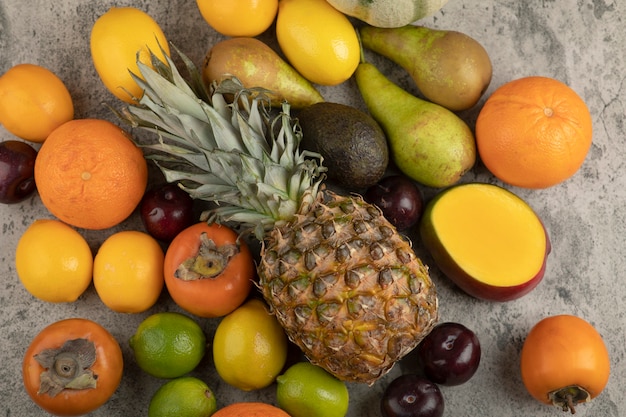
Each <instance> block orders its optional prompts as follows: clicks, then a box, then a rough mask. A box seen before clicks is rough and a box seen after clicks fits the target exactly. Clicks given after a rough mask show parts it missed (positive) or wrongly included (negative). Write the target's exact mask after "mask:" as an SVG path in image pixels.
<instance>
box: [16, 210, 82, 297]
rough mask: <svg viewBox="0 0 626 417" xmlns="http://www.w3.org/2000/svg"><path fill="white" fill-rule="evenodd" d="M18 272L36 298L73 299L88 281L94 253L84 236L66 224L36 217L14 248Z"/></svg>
mask: <svg viewBox="0 0 626 417" xmlns="http://www.w3.org/2000/svg"><path fill="white" fill-rule="evenodd" d="M15 267H16V270H17V275H18V277H19V279H20V281H21V282H22V284H23V285H24V287H25V288H26V290H27V291H28V292H29V293H31V294H32V295H33V296H35V297H36V298H39V299H40V300H44V301H49V302H53V303H60V302H72V301H76V299H78V297H79V296H80V295H81V294H82V293H83V292H85V290H86V289H87V287H88V286H89V284H90V283H91V276H92V275H91V274H92V271H93V255H92V253H91V249H90V248H89V245H88V244H87V241H86V240H85V238H84V237H83V236H82V235H81V234H80V233H78V232H77V231H76V230H74V229H73V228H71V227H70V226H68V225H67V224H65V223H63V222H61V221H59V220H52V219H40V220H35V222H33V223H32V224H31V225H30V226H29V227H28V229H26V231H25V232H24V234H23V235H22V236H21V237H20V240H19V241H18V243H17V248H16V250H15Z"/></svg>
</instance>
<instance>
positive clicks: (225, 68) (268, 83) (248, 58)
mask: <svg viewBox="0 0 626 417" xmlns="http://www.w3.org/2000/svg"><path fill="white" fill-rule="evenodd" d="M229 76H235V77H237V78H238V79H239V81H241V83H242V84H243V85H244V87H246V88H252V87H262V88H264V89H266V90H269V93H268V96H269V98H270V100H271V105H272V106H273V107H280V106H281V104H282V102H283V101H285V100H286V101H288V102H289V103H290V104H291V107H292V108H294V109H299V108H303V107H306V106H310V105H312V104H315V103H319V102H323V101H324V98H323V97H322V95H321V94H320V93H319V91H317V89H316V88H315V87H313V85H312V84H311V83H310V82H309V81H308V80H307V79H305V78H304V77H303V76H302V75H301V74H300V73H298V72H297V71H296V70H295V68H293V67H292V66H291V65H289V64H288V63H287V61H285V60H284V59H282V58H281V57H280V56H279V55H278V54H277V53H276V52H275V51H274V50H273V49H272V48H270V47H269V46H268V45H267V44H265V43H264V42H262V41H260V40H258V39H256V38H249V37H238V38H228V39H226V40H223V41H220V42H218V43H216V44H215V45H213V47H212V48H211V49H210V50H209V52H208V53H207V55H206V57H205V60H204V65H203V68H202V79H203V81H204V82H205V83H206V84H210V83H212V82H214V81H220V80H222V79H224V78H226V77H229Z"/></svg>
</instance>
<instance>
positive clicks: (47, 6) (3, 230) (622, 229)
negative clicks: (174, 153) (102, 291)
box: [0, 0, 626, 417]
mask: <svg viewBox="0 0 626 417" xmlns="http://www.w3.org/2000/svg"><path fill="white" fill-rule="evenodd" d="M113 5H115V6H123V5H131V6H136V7H139V8H142V9H143V10H145V11H146V12H148V13H149V14H150V15H151V16H153V17H154V18H155V19H156V20H157V21H158V22H159V24H160V25H161V26H162V28H163V30H164V31H165V33H166V35H167V37H168V38H169V39H170V41H172V42H173V43H174V44H176V45H177V46H178V47H179V48H180V49H182V50H183V51H184V52H185V53H186V54H188V55H189V56H190V57H191V58H192V59H193V60H194V61H195V62H196V63H198V64H199V63H201V61H202V58H203V56H204V54H205V53H206V51H207V50H208V48H209V47H210V46H211V45H212V44H213V43H214V42H216V41H217V40H219V39H220V36H218V35H217V34H216V33H215V32H213V31H212V30H211V29H209V28H208V26H207V25H206V24H205V23H204V21H203V20H202V19H201V17H200V14H199V13H198V10H197V8H196V4H195V2H193V1H190V0H187V1H183V0H170V1H152V2H143V1H138V0H135V1H131V0H120V1H112V0H101V1H98V2H87V1H80V0H59V1H54V2H53V1H46V0H29V1H28V2H18V1H9V0H4V1H1V2H0V72H1V73H3V72H4V71H6V70H7V69H9V67H11V66H12V65H15V64H18V63H23V62H30V63H37V64H40V65H44V66H46V67H48V68H49V69H51V70H53V71H54V72H56V73H57V74H58V75H59V76H60V77H61V78H62V79H63V80H64V81H65V82H66V84H67V86H68V88H69V90H70V92H71V94H72V96H73V98H74V101H75V105H76V117H79V118H84V117H101V118H106V119H110V120H112V121H115V119H114V117H112V115H111V113H110V112H109V111H108V110H107V109H106V108H105V106H103V103H108V104H112V105H118V104H119V103H118V102H117V101H116V100H115V99H114V98H113V97H112V95H111V94H109V93H108V92H107V91H106V90H105V88H104V87H103V85H102V84H101V83H100V81H99V79H98V77H97V75H96V72H95V70H94V68H93V66H92V63H91V60H90V55H89V32H90V28H91V25H92V24H93V22H94V21H95V19H96V18H97V17H98V16H99V15H101V14H102V13H104V12H105V11H106V10H107V9H108V8H109V7H110V6H113ZM625 18H626V4H624V2H618V1H615V0H613V1H611V0H578V1H574V0H562V1H555V0H542V1H539V0H529V1H523V2H520V1H514V0H500V1H494V0H484V1H480V2H478V1H460V0H450V2H449V3H448V4H447V5H446V6H445V7H444V9H443V10H441V11H440V12H438V13H437V14H436V15H434V16H433V17H430V18H427V19H424V20H422V21H420V22H419V23H420V24H423V25H426V26H429V27H434V28H441V29H455V30H459V31H462V32H465V33H467V34H468V35H470V36H472V37H474V38H476V39H477V40H479V41H480V42H481V43H482V44H483V45H484V46H485V48H486V49H487V51H488V53H489V54H490V56H491V59H492V62H493V81H492V83H491V86H490V88H489V90H488V91H487V94H489V93H490V92H492V91H493V90H494V89H495V88H497V87H498V86H499V85H501V84H503V83H505V82H507V81H509V80H512V79H515V78H518V77H522V76H527V75H545V76H549V77H554V78H557V79H559V80H561V81H563V82H565V83H567V84H568V85H570V86H571V87H572V88H573V89H574V90H575V91H577V92H578V93H579V94H580V95H581V97H582V98H583V99H584V100H585V101H586V103H587V104H588V106H589V108H590V110H591V113H592V116H593V123H594V139H593V145H592V148H591V150H590V152H589V155H588V157H587V159H586V161H585V163H584V165H583V167H582V168H581V170H580V171H579V172H578V173H577V174H576V175H575V176H574V177H572V178H571V179H569V180H568V181H566V182H565V183H563V184H561V185H558V186H555V187H553V188H550V189H546V190H524V189H513V191H514V192H516V193H517V194H518V195H519V196H520V197H522V198H524V199H525V200H526V201H527V202H528V203H529V204H530V205H531V206H532V207H533V208H534V209H535V210H536V211H537V212H538V213H539V215H540V216H541V218H542V219H543V221H544V223H545V225H546V227H547V230H548V232H549V234H550V236H551V239H552V254H551V255H550V258H549V260H548V264H547V270H546V275H545V278H544V280H543V282H542V283H541V284H540V285H539V286H538V288H537V289H536V290H534V291H533V292H532V293H530V294H528V295H527V296H525V297H524V298H521V299H519V300H516V301H511V302H507V303H493V302H484V301H478V300H475V299H473V298H470V297H469V296H467V295H465V294H464V293H461V292H460V291H459V290H457V289H456V288H455V287H454V286H453V285H452V284H451V283H450V282H449V281H448V280H447V279H446V278H445V277H443V276H441V274H440V273H439V272H438V271H437V269H436V268H435V267H432V268H431V270H432V276H433V279H434V280H435V282H436V284H437V286H438V290H439V294H440V304H441V318H442V320H445V321H458V322H461V323H463V324H465V325H466V326H468V327H469V328H472V329H473V330H474V331H475V332H476V333H477V335H478V336H479V338H480V341H481V343H482V347H483V357H482V362H481V366H480V369H479V370H478V372H477V374H476V375H475V376H474V378H473V379H472V380H471V381H470V382H468V383H466V384H464V385H462V386H457V387H450V388H445V387H444V388H443V389H442V390H443V395H444V397H445V401H446V412H445V415H446V416H452V417H463V416H475V415H488V416H500V417H506V416H520V415H530V416H537V417H540V416H554V415H557V414H559V413H560V411H559V410H558V409H556V408H552V407H548V406H544V405H541V404H538V403H537V402H535V401H534V400H533V399H532V398H531V397H530V396H529V394H528V393H527V392H526V391H525V389H524V387H523V385H522V382H521V379H520V374H519V353H520V350H521V347H522V343H523V341H524V338H525V335H526V334H527V332H528V331H529V330H530V328H531V327H532V326H533V325H534V324H535V323H536V322H537V321H538V320H540V319H541V318H543V317H545V316H548V315H554V314H560V313H569V314H575V315H578V316H581V317H583V318H585V319H586V320H588V321H589V322H591V323H592V324H594V326H595V327H596V328H597V329H598V331H599V332H600V333H601V334H602V336H603V337H604V340H605V342H606V345H607V347H608V350H609V352H610V356H611V359H612V360H611V365H612V372H611V378H610V380H609V383H608V386H607V387H606V389H605V390H604V392H603V393H602V394H601V395H600V396H599V397H598V398H596V399H595V400H593V401H592V402H591V403H589V404H587V405H584V406H580V407H578V410H577V415H579V416H594V417H609V416H618V415H623V414H624V412H625V411H624V410H626V399H625V398H624V395H623V390H624V386H626V370H625V363H624V358H625V356H626V340H625V339H626V337H625V335H626V314H625V311H626V309H625V307H624V305H625V301H626V286H624V285H623V283H622V279H623V274H624V268H625V265H626V264H625V261H624V253H626V243H625V239H624V236H625V234H626V221H625V218H626V213H625V210H626V204H625V203H626V177H625V176H624V161H625V158H624V155H625V152H626V149H625V148H626V135H625V133H626V132H625V128H624V122H623V118H624V111H625V109H624V107H625V104H624V102H623V101H622V97H623V94H624V93H625V90H626V83H625V82H624V78H625V75H626V51H625V47H624V44H625V43H626V32H624V30H623V28H624V24H625V23H626V22H625V20H626V19H625ZM268 38H271V36H269V37H268ZM368 56H369V57H370V58H371V59H372V60H373V61H374V62H375V63H376V64H377V65H379V67H380V68H381V69H382V70H383V71H384V72H385V73H386V74H387V75H388V76H389V77H391V78H392V79H393V80H394V81H396V82H398V83H399V84H401V85H402V86H403V87H405V88H407V89H409V90H410V91H412V92H415V93H417V91H415V89H414V87H413V85H412V83H411V81H410V79H409V78H408V77H407V75H406V74H405V73H404V72H403V71H402V70H400V69H398V68H397V67H396V66H394V65H393V64H392V63H390V62H389V61H386V60H384V59H380V58H378V57H375V56H373V55H368ZM321 91H322V93H323V95H324V96H325V97H326V99H327V100H329V101H339V102H343V103H346V104H351V105H354V106H357V107H360V108H363V103H362V102H361V100H360V97H359V95H358V91H357V89H356V86H355V84H354V82H353V80H349V81H347V82H345V83H344V84H342V85H340V86H337V87H332V88H321ZM481 104H482V102H481V103H479V105H478V106H476V108H474V109H472V110H469V111H466V112H463V113H461V116H462V117H463V118H464V119H465V120H466V121H467V122H468V123H469V124H470V125H471V126H473V124H474V121H475V118H476V115H477V113H478V109H479V108H480V105H481ZM8 139H13V137H12V136H11V135H10V134H9V133H7V132H6V131H4V130H0V140H8ZM463 181H484V182H495V183H498V181H496V180H495V179H494V178H493V177H492V176H490V175H489V173H488V172H487V171H486V170H485V169H484V167H482V166H481V165H480V164H478V165H477V166H476V167H475V168H474V170H472V172H470V173H469V174H467V175H466V177H465V178H464V179H463ZM436 191H437V190H431V189H425V188H424V189H423V192H424V195H425V196H426V198H430V197H432V196H433V195H434V193H435V192H436ZM47 217H51V216H50V214H49V213H48V212H47V211H46V210H45V209H44V207H43V206H42V204H41V201H40V199H39V198H38V197H37V196H36V195H35V196H33V197H32V198H30V199H28V200H26V201H24V202H23V203H21V204H17V205H0V224H1V227H0V280H1V281H0V306H1V307H2V309H1V315H0V363H2V367H0V398H1V399H2V400H3V401H2V403H1V405H0V414H2V415H4V416H7V417H9V416H43V415H46V413H44V412H43V411H41V410H40V409H39V408H38V407H37V406H36V405H35V404H34V403H32V402H31V401H30V399H29V397H28V396H27V394H26V392H25V391H24V389H23V386H22V380H21V361H22V356H23V354H24V350H25V349H26V346H27V345H28V343H29V342H30V340H31V339H32V338H33V337H34V336H35V335H36V334H37V333H38V332H39V331H40V330H41V329H42V328H43V327H44V326H46V325H47V324H49V323H52V322H53V321H56V320H60V319H64V318H68V317H85V318H90V319H93V320H96V321H98V322H99V323H101V324H102V325H103V326H105V327H106V328H107V329H109V330H110V331H111V333H112V334H113V335H114V336H115V337H116V338H117V339H118V341H119V342H120V344H121V346H122V348H123V351H124V359H125V363H126V365H125V370H124V378H123V380H122V383H121V385H120V387H119V390H118V391H117V392H116V393H115V395H114V396H113V397H112V398H111V399H110V401H109V402H108V403H107V404H106V405H104V406H103V407H102V408H101V409H99V410H98V411H96V412H94V413H93V414H92V415H94V416H138V415H146V414H147V406H148V402H149V400H150V397H151V395H152V394H153V393H154V391H155V390H156V389H157V388H158V386H160V385H161V384H162V383H163V381H161V380H158V379H155V378H152V377H150V376H147V375H146V374H144V373H142V372H141V371H140V370H139V369H138V367H137V365H136V364H135V363H134V360H133V358H132V354H131V351H130V349H129V347H128V344H127V340H128V338H129V337H130V335H132V333H133V332H134V330H135V328H136V326H137V325H138V324H139V323H140V322H141V321H142V320H143V319H144V318H145V317H147V316H148V315H150V314H152V313H154V312H156V311H164V310H176V309H177V308H176V306H174V305H173V303H172V302H171V301H170V299H169V298H168V296H167V294H165V293H164V294H163V296H162V298H161V300H160V301H159V303H158V304H157V305H156V306H155V307H154V308H152V309H151V310H149V311H148V312H146V313H142V314H137V315H125V314H118V313H113V312H111V311H109V310H107V309H106V308H105V307H104V306H103V305H102V303H101V302H100V301H99V299H98V298H97V295H96V293H95V291H94V289H93V287H91V288H89V289H88V290H87V292H86V293H85V294H84V295H83V296H82V297H81V298H80V299H79V300H78V301H76V302H75V303H71V304H60V305H57V304H48V303H45V302H41V301H38V300H36V299H34V298H33V297H31V296H30V295H29V294H28V293H27V292H26V291H25V289H24V288H23V287H22V286H21V284H20V282H19V280H18V278H17V275H16V272H15V266H14V255H15V246H16V244H17V241H18V239H19V237H20V236H21V234H22V233H23V232H24V230H25V229H26V228H27V227H28V225H29V224H30V223H31V222H32V221H33V220H35V219H37V218H47ZM140 228H141V223H140V221H139V219H138V217H137V215H136V214H135V215H133V216H132V217H131V218H130V219H128V220H127V221H125V222H124V223H123V224H121V225H120V226H118V227H116V228H114V229H111V230H106V231H103V232H93V231H85V230H81V233H83V235H84V236H85V237H86V238H87V239H88V241H89V243H90V245H91V247H92V249H93V250H94V251H96V250H97V248H98V246H99V244H100V243H101V242H102V241H103V240H104V239H105V238H106V237H107V236H108V235H110V234H112V233H113V232H115V231H117V230H121V229H140ZM416 250H417V251H418V252H419V253H420V254H423V252H422V250H421V248H420V246H419V241H416ZM425 261H426V262H427V263H428V262H430V259H429V258H428V256H426V255H425ZM199 322H200V323H201V325H202V326H203V328H204V329H205V331H206V332H207V334H208V335H211V334H212V332H213V331H214V329H215V325H216V322H217V321H216V320H204V319H202V320H199ZM412 368H413V365H412V361H411V358H410V357H408V358H407V359H406V360H404V361H402V362H401V363H400V364H399V365H398V366H396V367H395V368H394V369H393V371H392V372H391V373H390V374H389V375H387V376H386V377H384V378H383V379H382V380H380V381H379V382H378V383H376V384H375V385H374V386H372V387H365V386H362V385H353V384H350V385H349V388H350V409H349V413H348V415H349V416H351V417H374V416H379V415H380V412H379V411H378V410H379V400H380V397H381V394H382V392H383V390H384V388H385V387H386V385H387V384H388V383H389V382H390V381H391V380H392V379H393V378H394V377H396V376H398V375H399V374H400V373H402V372H410V371H411V370H412ZM194 375H196V376H199V377H200V378H202V379H204V380H205V381H206V382H207V383H208V384H209V385H210V386H211V387H212V388H213V389H214V390H215V392H216V393H217V396H218V403H219V405H220V406H223V405H226V404H228V403H231V402H234V401H250V400H262V401H267V402H270V403H271V402H274V401H275V394H274V388H273V387H270V388H268V389H266V390H263V391H260V392H251V393H244V392H242V391H239V390H236V389H233V388H230V387H228V386H227V385H226V384H225V383H223V382H221V381H220V379H219V378H218V377H217V375H216V374H215V373H214V371H213V369H212V361H211V358H210V355H207V357H206V358H205V360H204V361H203V362H202V364H201V366H200V368H199V369H198V370H197V371H195V372H194Z"/></svg>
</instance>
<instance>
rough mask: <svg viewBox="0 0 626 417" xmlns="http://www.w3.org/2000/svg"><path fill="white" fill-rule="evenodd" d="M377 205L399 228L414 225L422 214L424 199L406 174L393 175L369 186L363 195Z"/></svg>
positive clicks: (407, 227)
mask: <svg viewBox="0 0 626 417" xmlns="http://www.w3.org/2000/svg"><path fill="white" fill-rule="evenodd" d="M363 198H365V200H366V201H368V202H370V203H372V204H375V205H377V206H378V207H379V208H380V209H381V210H382V212H383V214H384V216H385V217H386V218H387V220H389V221H390V222H391V223H392V224H393V225H394V226H396V228H397V229H398V230H401V231H402V230H406V229H409V228H410V227H412V226H414V225H415V224H416V223H417V222H418V220H419V218H420V217H421V215H422V211H423V208H424V201H423V198H422V193H421V192H420V190H419V188H417V185H416V184H415V183H414V182H413V181H411V180H410V179H409V178H407V177H405V176H404V175H391V176H388V177H385V178H383V179H381V180H380V181H378V183H376V184H374V185H372V186H371V187H369V188H368V189H367V190H366V191H365V194H364V195H363Z"/></svg>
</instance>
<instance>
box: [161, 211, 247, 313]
mask: <svg viewBox="0 0 626 417" xmlns="http://www.w3.org/2000/svg"><path fill="white" fill-rule="evenodd" d="M164 274H165V286H166V287H167V290H168V292H169V294H170V296H171V297H172V299H173V300H174V302H175V303H176V304H178V305H179V306H180V307H181V308H182V309H184V310H186V311H187V312H189V313H191V314H194V315H196V316H199V317H221V316H224V315H226V314H228V313H230V312H231V311H233V310H235V309H236V308H237V307H239V306H240V305H241V304H242V303H243V302H244V301H245V299H246V298H247V297H248V294H249V293H250V290H251V289H252V285H253V279H254V274H255V267H254V260H253V258H252V254H251V252H250V250H249V248H248V246H247V244H246V243H245V242H244V241H243V240H240V239H239V238H238V235H237V233H235V232H234V231H233V230H232V229H230V228H229V227H227V226H224V225H219V224H207V223H205V222H200V223H196V224H194V225H192V226H190V227H188V228H186V229H185V230H183V231H182V232H180V233H179V234H178V235H177V236H176V237H175V238H174V240H172V242H171V243H170V245H169V247H168V249H167V252H166V254H165V264H164Z"/></svg>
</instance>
